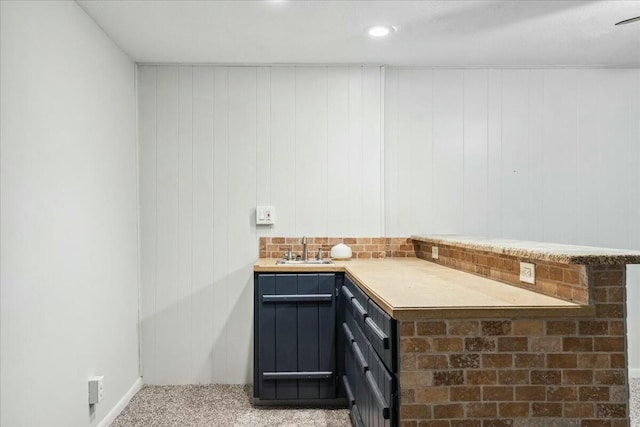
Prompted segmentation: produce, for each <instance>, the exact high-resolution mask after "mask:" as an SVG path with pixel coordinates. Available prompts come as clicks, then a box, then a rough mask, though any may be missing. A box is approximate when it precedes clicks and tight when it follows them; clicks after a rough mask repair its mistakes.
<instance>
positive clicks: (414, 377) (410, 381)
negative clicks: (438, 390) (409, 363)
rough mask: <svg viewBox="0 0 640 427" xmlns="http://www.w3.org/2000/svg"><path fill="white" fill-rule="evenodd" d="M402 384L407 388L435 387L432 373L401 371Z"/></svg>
mask: <svg viewBox="0 0 640 427" xmlns="http://www.w3.org/2000/svg"><path fill="white" fill-rule="evenodd" d="M400 384H402V387H407V388H419V387H430V386H432V385H433V374H432V372H431V371H401V372H400Z"/></svg>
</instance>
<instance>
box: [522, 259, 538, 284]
mask: <svg viewBox="0 0 640 427" xmlns="http://www.w3.org/2000/svg"><path fill="white" fill-rule="evenodd" d="M520 281H521V282H525V283H530V284H532V285H535V284H536V265H535V264H531V263H530V262H521V263H520Z"/></svg>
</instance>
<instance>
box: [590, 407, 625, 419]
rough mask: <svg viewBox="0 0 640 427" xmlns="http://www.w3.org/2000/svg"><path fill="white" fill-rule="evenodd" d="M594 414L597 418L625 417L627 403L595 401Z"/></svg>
mask: <svg viewBox="0 0 640 427" xmlns="http://www.w3.org/2000/svg"><path fill="white" fill-rule="evenodd" d="M596 416H597V417H598V418H626V417H627V405H626V404H621V403H597V404H596Z"/></svg>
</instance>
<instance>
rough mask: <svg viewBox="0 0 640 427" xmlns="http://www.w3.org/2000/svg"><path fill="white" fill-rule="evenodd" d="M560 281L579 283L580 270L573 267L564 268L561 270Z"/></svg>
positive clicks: (572, 283)
mask: <svg viewBox="0 0 640 427" xmlns="http://www.w3.org/2000/svg"><path fill="white" fill-rule="evenodd" d="M562 281H563V282H564V283H568V284H571V285H577V284H579V283H580V272H579V271H578V270H575V269H564V270H563V271H562Z"/></svg>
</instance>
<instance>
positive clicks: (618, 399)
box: [609, 385, 628, 403]
mask: <svg viewBox="0 0 640 427" xmlns="http://www.w3.org/2000/svg"><path fill="white" fill-rule="evenodd" d="M627 391H628V390H627V386H626V385H621V386H613V387H610V388H609V401H610V402H613V403H627Z"/></svg>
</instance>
